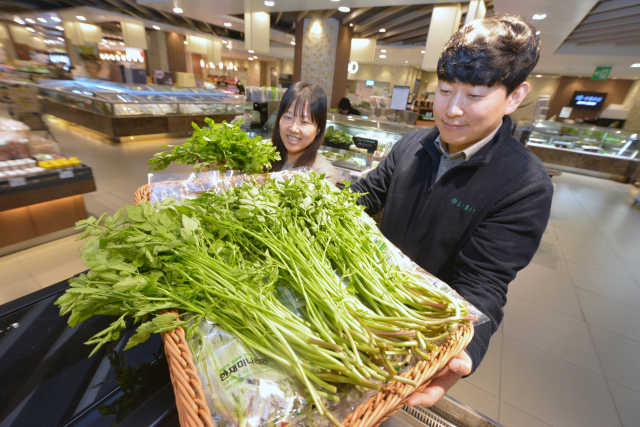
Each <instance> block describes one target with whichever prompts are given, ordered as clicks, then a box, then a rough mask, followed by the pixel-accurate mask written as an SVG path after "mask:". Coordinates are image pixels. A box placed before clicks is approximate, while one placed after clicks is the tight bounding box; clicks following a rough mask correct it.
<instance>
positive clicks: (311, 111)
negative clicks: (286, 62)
mask: <svg viewBox="0 0 640 427" xmlns="http://www.w3.org/2000/svg"><path fill="white" fill-rule="evenodd" d="M326 125H327V96H326V94H325V92H324V89H322V88H321V87H320V86H318V85H317V84H312V83H305V82H298V83H296V84H294V85H293V86H291V87H290V88H289V89H288V90H287V91H286V92H285V94H284V96H283V97H282V101H281V103H280V109H279V110H278V117H277V118H276V124H275V126H274V128H273V139H272V141H273V144H274V145H275V146H276V149H277V150H278V151H279V152H280V159H281V160H280V161H278V162H276V163H275V164H274V165H273V170H274V171H279V170H286V169H291V168H294V167H296V168H297V167H301V166H310V167H311V168H312V169H313V170H314V171H315V172H316V173H318V174H325V179H326V180H327V181H329V182H331V183H332V184H335V183H336V182H337V180H338V173H337V172H336V169H335V168H334V167H333V165H332V164H331V163H330V162H329V161H328V160H327V159H325V158H324V157H323V156H322V155H320V154H318V148H319V147H320V146H321V145H322V142H323V140H324V130H325V127H326Z"/></svg>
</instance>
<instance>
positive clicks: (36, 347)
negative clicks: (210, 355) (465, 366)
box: [0, 280, 499, 427]
mask: <svg viewBox="0 0 640 427" xmlns="http://www.w3.org/2000/svg"><path fill="white" fill-rule="evenodd" d="M68 288H69V283H68V281H66V280H65V281H63V282H60V283H57V284H55V285H53V286H49V287H47V288H45V289H41V290H39V291H36V292H34V293H32V294H29V295H26V296H24V297H22V298H19V299H17V300H15V301H11V302H8V303H6V304H4V305H0V340H2V342H3V350H4V351H2V352H1V353H0V377H1V378H3V380H4V381H3V384H4V385H3V387H2V388H0V424H3V425H4V423H7V424H8V425H19V426H22V427H31V426H44V425H56V426H67V427H89V426H91V427H146V426H149V427H150V426H162V427H179V426H180V424H179V420H178V414H177V411H176V405H175V397H174V392H173V388H172V385H171V379H170V377H169V369H168V366H167V361H166V358H165V356H164V352H163V348H162V338H161V337H160V336H159V335H158V334H151V336H150V337H149V339H148V340H147V341H145V342H144V343H142V344H139V345H137V346H135V347H133V348H131V349H130V350H127V351H123V348H124V346H125V344H126V343H127V341H128V340H129V338H130V337H131V336H132V335H133V334H134V333H135V329H136V327H137V325H136V326H134V325H133V324H132V323H131V322H129V324H128V325H127V328H126V329H125V331H123V332H122V333H121V336H120V338H119V339H118V340H117V341H114V342H112V343H111V344H109V345H105V346H104V347H102V348H101V349H100V350H98V352H97V353H96V354H95V355H93V356H92V357H88V356H89V354H90V353H91V351H92V349H93V347H92V346H89V345H85V344H84V343H85V342H86V341H87V340H88V339H89V338H90V337H92V336H93V335H94V334H96V333H97V332H99V331H101V330H103V329H104V328H105V327H107V326H108V325H109V324H110V323H111V322H112V320H113V319H112V318H110V317H107V316H95V317H94V318H92V319H90V320H88V321H85V322H83V323H81V324H79V325H78V326H76V327H75V328H71V327H69V326H68V325H67V316H64V317H61V316H60V312H59V310H58V307H57V306H54V305H53V303H54V302H55V301H56V299H58V298H59V297H60V296H61V295H62V293H63V292H64V291H65V290H66V289H68ZM385 426H387V427H408V426H411V427H425V426H447V427H451V426H457V427H493V426H499V425H498V424H497V423H495V422H493V421H491V420H490V419H488V418H486V417H484V416H483V415H482V414H479V413H478V412H476V411H474V410H473V409H471V408H469V407H467V406H465V405H464V404H461V403H460V402H457V401H455V400H454V399H451V398H449V397H448V396H445V398H443V399H441V400H440V402H438V404H436V405H435V406H434V407H432V408H429V409H427V408H418V407H405V408H403V409H402V410H400V411H398V413H396V415H395V416H393V417H391V418H389V420H387V421H386V423H385Z"/></svg>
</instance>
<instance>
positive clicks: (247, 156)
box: [149, 118, 280, 174]
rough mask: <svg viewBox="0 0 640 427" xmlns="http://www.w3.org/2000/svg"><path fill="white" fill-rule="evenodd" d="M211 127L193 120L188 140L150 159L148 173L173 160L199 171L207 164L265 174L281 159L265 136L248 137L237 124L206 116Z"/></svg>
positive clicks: (223, 168) (222, 168) (225, 168)
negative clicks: (218, 120)
mask: <svg viewBox="0 0 640 427" xmlns="http://www.w3.org/2000/svg"><path fill="white" fill-rule="evenodd" d="M204 120H205V122H206V123H207V125H208V127H206V126H205V127H203V128H199V127H198V125H196V124H195V123H193V129H194V132H193V135H192V136H191V137H190V138H188V139H187V142H185V143H184V144H181V145H177V146H172V145H167V146H165V147H171V148H173V149H172V150H169V151H163V152H160V153H156V154H154V155H153V157H152V158H151V159H149V164H150V165H151V168H150V169H149V172H152V171H157V170H164V169H166V168H167V166H169V165H170V164H171V163H174V162H175V163H177V164H188V165H194V167H193V169H194V170H196V171H199V170H201V169H202V168H204V167H209V166H212V167H215V168H217V169H220V170H239V171H242V172H245V173H249V174H258V173H264V172H265V171H267V170H269V169H271V163H272V162H273V161H274V160H280V153H278V152H277V151H276V148H275V146H273V144H271V143H270V142H265V141H263V140H262V137H260V136H256V137H254V138H249V135H247V133H246V132H243V131H241V130H240V126H239V125H238V124H228V123H227V122H226V121H224V122H222V123H221V124H216V123H215V122H214V121H213V120H212V119H210V118H206V119H204Z"/></svg>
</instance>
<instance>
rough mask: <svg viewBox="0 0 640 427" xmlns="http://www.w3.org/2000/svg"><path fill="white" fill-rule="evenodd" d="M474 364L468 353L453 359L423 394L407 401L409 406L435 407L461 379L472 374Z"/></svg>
mask: <svg viewBox="0 0 640 427" xmlns="http://www.w3.org/2000/svg"><path fill="white" fill-rule="evenodd" d="M472 364H473V362H472V361H471V358H470V357H469V355H468V354H467V352H466V351H463V352H461V353H460V354H459V355H458V357H456V358H455V359H451V360H450V361H449V364H448V365H447V366H445V367H444V369H443V370H442V371H440V372H439V373H438V375H436V376H435V378H434V379H433V381H431V384H429V385H428V386H427V388H426V389H425V390H424V392H422V393H416V394H414V395H413V396H411V397H410V398H409V400H407V405H409V406H416V405H421V406H433V405H435V404H436V402H437V401H438V400H440V398H442V396H444V395H445V393H446V392H447V391H448V390H449V389H450V388H451V387H453V385H454V384H455V383H457V382H458V380H459V379H460V378H462V377H463V376H465V375H469V374H470V373H471V366H472Z"/></svg>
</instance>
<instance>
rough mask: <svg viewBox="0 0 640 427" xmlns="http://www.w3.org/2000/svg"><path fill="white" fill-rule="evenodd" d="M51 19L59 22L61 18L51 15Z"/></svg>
mask: <svg viewBox="0 0 640 427" xmlns="http://www.w3.org/2000/svg"><path fill="white" fill-rule="evenodd" d="M51 20H52V21H53V22H61V21H62V20H61V19H60V18H58V17H57V16H52V17H51Z"/></svg>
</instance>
